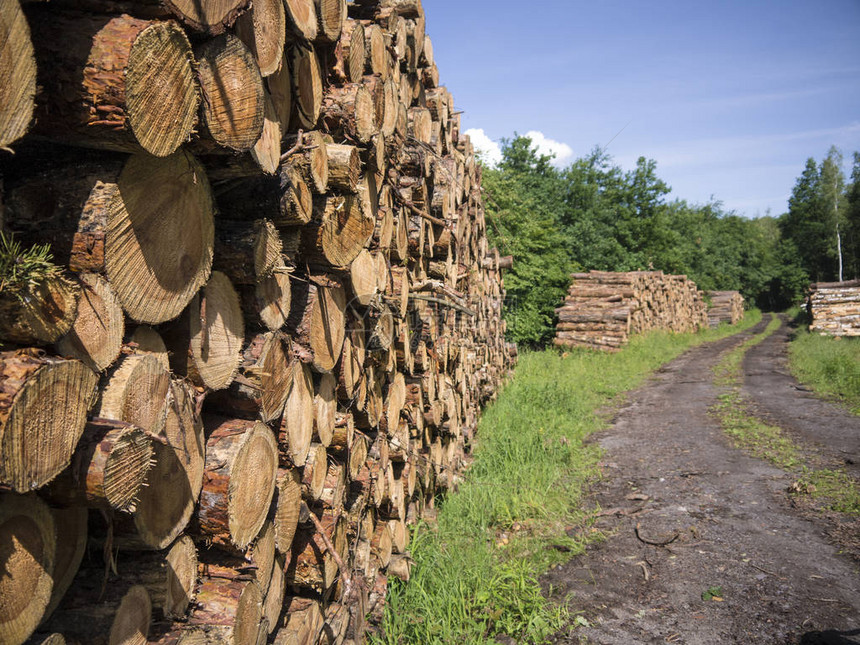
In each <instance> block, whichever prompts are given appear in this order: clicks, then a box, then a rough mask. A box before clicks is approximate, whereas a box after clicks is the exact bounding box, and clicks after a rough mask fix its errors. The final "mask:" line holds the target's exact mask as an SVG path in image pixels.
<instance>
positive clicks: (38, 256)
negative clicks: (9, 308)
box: [0, 231, 60, 299]
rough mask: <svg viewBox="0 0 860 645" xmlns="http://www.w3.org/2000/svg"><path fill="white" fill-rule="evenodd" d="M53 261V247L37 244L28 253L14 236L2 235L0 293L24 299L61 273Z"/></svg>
mask: <svg viewBox="0 0 860 645" xmlns="http://www.w3.org/2000/svg"><path fill="white" fill-rule="evenodd" d="M51 260H52V256H51V247H50V245H48V244H36V245H34V246H32V247H30V248H29V249H26V250H25V249H24V247H22V246H21V243H20V242H18V241H17V240H15V239H14V238H13V237H12V236H11V235H6V234H5V233H3V232H2V231H0V293H4V292H6V291H9V292H11V293H14V294H15V295H17V296H18V298H21V299H25V298H26V297H27V296H26V292H27V291H29V290H31V289H33V288H34V287H35V286H36V285H38V284H39V283H40V282H42V281H43V280H46V279H48V278H51V277H53V276H56V275H58V274H59V273H60V268H59V267H58V266H57V265H55V264H54V263H53V262H52V261H51Z"/></svg>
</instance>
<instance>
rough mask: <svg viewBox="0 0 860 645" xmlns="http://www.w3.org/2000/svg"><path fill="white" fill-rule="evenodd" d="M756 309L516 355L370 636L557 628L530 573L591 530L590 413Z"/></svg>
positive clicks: (442, 638)
mask: <svg viewBox="0 0 860 645" xmlns="http://www.w3.org/2000/svg"><path fill="white" fill-rule="evenodd" d="M758 316H760V315H757V312H752V315H750V316H748V317H747V319H745V321H744V322H743V324H741V325H739V326H737V327H734V328H732V327H729V326H726V325H722V326H720V327H719V328H718V329H712V330H707V331H705V332H702V333H700V334H668V333H654V334H650V335H647V336H641V337H637V338H634V339H633V341H632V342H631V344H630V345H629V346H628V347H627V348H625V349H624V351H622V352H619V353H617V354H605V353H598V352H591V351H587V350H575V351H572V352H569V353H566V354H560V353H558V352H555V351H542V352H529V351H525V352H523V353H522V354H521V358H520V362H519V364H518V366H517V370H516V373H515V374H514V376H513V378H512V380H511V381H510V382H509V383H508V385H507V386H506V387H505V389H504V390H503V391H502V393H501V394H500V396H499V398H498V399H497V400H496V402H494V403H493V404H492V405H490V406H489V407H488V408H487V410H486V411H485V413H484V415H483V417H482V418H481V422H480V425H479V428H478V437H479V440H480V442H479V444H478V446H477V448H476V449H475V451H474V457H475V461H474V463H473V464H472V466H471V467H470V469H469V470H468V471H467V472H466V474H465V478H464V482H463V483H462V484H461V485H460V487H459V490H458V491H457V492H456V493H454V494H452V495H450V496H449V497H448V498H447V499H445V500H444V501H441V500H440V502H439V503H440V506H439V509H438V514H437V524H436V525H435V526H434V527H430V526H427V525H419V526H418V527H417V528H416V529H415V531H414V533H413V540H412V542H411V544H410V550H411V553H412V557H413V559H414V560H415V566H414V568H413V570H412V578H411V579H410V581H409V583H408V584H401V583H400V582H397V581H395V582H394V583H393V585H392V588H391V590H390V595H389V600H388V605H387V609H386V613H385V617H384V620H383V633H382V634H381V635H380V636H378V637H377V639H376V641H377V643H389V644H392V645H393V644H395V643H398V644H399V643H428V644H429V643H494V642H496V638H495V637H496V636H497V635H499V634H506V635H507V636H509V637H511V638H513V639H514V640H515V641H516V642H518V643H535V642H542V641H543V640H544V639H545V638H546V637H547V636H548V635H549V634H551V633H552V632H554V631H555V630H557V629H558V628H559V627H561V626H562V625H563V624H565V623H566V622H567V619H568V614H567V611H566V610H565V609H564V608H559V607H554V606H552V605H551V604H550V603H549V602H548V601H547V600H546V599H545V598H544V597H543V595H542V594H541V592H540V585H539V583H538V576H539V575H540V574H541V573H542V572H544V571H545V570H546V569H547V568H548V567H550V566H552V565H554V564H557V563H560V562H562V561H565V560H567V559H568V558H570V557H571V556H572V555H576V554H578V553H581V552H582V551H583V549H584V547H585V541H586V540H587V539H589V538H588V537H582V536H595V537H599V534H596V533H594V532H591V531H590V530H589V529H590V522H591V516H590V515H589V514H588V513H586V511H585V510H584V509H583V508H582V500H583V494H584V490H585V488H586V486H587V484H588V482H589V481H590V480H593V479H594V478H595V477H596V476H597V474H598V473H597V461H598V459H599V453H598V448H597V447H596V445H595V444H594V443H590V442H586V441H585V439H586V437H587V436H588V435H589V434H591V433H592V432H594V431H595V430H598V429H600V428H602V427H604V425H605V420H604V417H603V416H602V414H601V412H600V411H601V410H602V409H605V408H606V406H607V404H608V403H610V402H611V401H612V399H613V398H614V397H616V396H618V395H619V394H621V393H622V392H624V391H626V390H629V389H631V388H633V387H636V386H637V385H638V384H640V383H641V382H642V381H643V380H644V379H645V377H646V376H647V375H648V374H649V373H650V372H652V371H653V370H654V369H656V368H657V367H659V366H660V365H662V364H663V363H665V362H666V361H668V360H670V359H672V358H674V357H675V356H677V355H678V354H680V353H681V352H682V351H684V350H685V349H687V348H688V347H690V346H691V345H693V344H696V343H699V342H703V341H705V340H714V339H717V338H721V337H723V336H727V335H729V334H732V333H736V332H737V331H739V330H740V329H744V328H746V327H748V326H749V325H752V324H754V323H755V322H756V321H757V320H758V319H760V318H759V317H758ZM547 375H552V378H547ZM576 528H578V529H579V530H569V529H576ZM568 535H574V536H575V537H568Z"/></svg>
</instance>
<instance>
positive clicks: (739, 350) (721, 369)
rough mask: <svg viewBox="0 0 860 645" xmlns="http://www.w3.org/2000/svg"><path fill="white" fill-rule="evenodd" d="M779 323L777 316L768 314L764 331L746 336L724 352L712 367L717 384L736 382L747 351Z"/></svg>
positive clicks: (774, 329) (771, 331)
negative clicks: (739, 342) (768, 317)
mask: <svg viewBox="0 0 860 645" xmlns="http://www.w3.org/2000/svg"><path fill="white" fill-rule="evenodd" d="M779 324H780V323H779V318H777V317H776V316H775V315H773V314H770V321H768V323H767V327H765V328H764V331H762V332H761V333H759V334H756V335H755V336H752V337H751V338H748V339H747V340H745V341H744V342H743V343H741V344H740V345H738V346H737V347H735V348H734V349H731V350H729V351H728V352H726V354H725V356H723V358H722V359H720V362H719V363H717V365H716V366H715V367H714V375H715V376H716V381H715V383H716V384H717V385H732V384H735V383H737V382H738V380H739V379H740V376H741V363H743V360H744V356H746V353H747V351H748V350H749V349H750V348H751V347H754V346H755V345H758V344H759V343H760V342H762V341H763V340H764V339H765V338H767V337H768V336H770V335H771V334H772V333H773V332H775V331H776V330H777V329H778V328H779Z"/></svg>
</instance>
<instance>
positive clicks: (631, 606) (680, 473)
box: [543, 323, 860, 645]
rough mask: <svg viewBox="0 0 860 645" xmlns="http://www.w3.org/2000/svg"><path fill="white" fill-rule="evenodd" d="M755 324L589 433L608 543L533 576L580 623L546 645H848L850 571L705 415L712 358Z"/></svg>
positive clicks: (633, 398) (706, 349)
mask: <svg viewBox="0 0 860 645" xmlns="http://www.w3.org/2000/svg"><path fill="white" fill-rule="evenodd" d="M764 326H765V324H764V323H762V324H760V325H758V326H756V327H755V328H753V329H751V330H748V331H747V332H745V333H743V334H739V335H737V336H734V337H731V338H728V339H723V340H721V341H716V342H714V343H710V344H707V345H703V346H700V347H698V348H695V349H693V350H690V351H689V352H687V353H686V354H684V355H683V356H681V357H679V358H678V359H676V360H675V361H673V362H671V363H669V364H668V365H667V366H665V367H664V368H662V369H661V370H660V371H659V372H658V373H657V374H656V375H655V376H654V377H653V378H652V379H651V381H650V382H649V383H648V384H647V385H645V386H644V387H642V388H640V389H639V390H636V391H634V392H633V393H631V394H630V395H629V396H628V399H627V403H626V404H625V405H624V407H623V408H622V409H620V411H619V412H618V414H617V416H616V418H615V420H614V422H613V425H612V427H611V428H610V429H608V430H606V431H604V432H602V433H599V434H598V435H596V440H597V441H599V443H600V445H601V447H602V448H603V449H604V451H605V455H604V463H603V472H604V480H603V481H602V482H601V483H600V484H598V485H597V487H596V488H595V490H594V493H593V497H594V500H595V501H596V502H598V503H599V504H600V506H601V507H602V508H603V509H605V510H604V511H603V515H602V516H601V517H600V518H599V519H598V523H597V527H598V528H600V529H601V530H603V531H605V532H606V534H607V535H608V537H607V539H606V540H605V541H604V542H602V543H598V544H596V545H594V546H592V547H590V548H589V549H588V551H587V552H586V554H585V555H583V556H580V557H578V558H575V559H574V560H572V561H571V562H569V563H568V564H567V565H564V566H562V567H560V568H556V569H553V570H552V571H550V572H549V573H548V574H547V575H546V576H545V577H544V579H543V582H544V583H545V586H546V588H547V589H549V588H550V585H551V586H552V597H553V598H555V599H557V600H558V601H559V602H563V601H564V600H565V598H566V597H567V596H568V594H573V597H572V598H571V599H570V601H569V607H570V609H571V611H572V612H574V613H581V615H582V618H584V619H585V621H586V622H587V623H588V624H589V626H588V627H575V626H574V625H573V624H572V625H571V627H570V629H568V630H564V631H563V632H561V633H559V634H557V635H556V636H555V637H554V639H553V641H552V642H554V643H558V644H561V643H580V642H588V643H606V644H615V643H617V644H622V643H623V644H630V643H685V644H689V645H698V644H702V645H705V644H717V643H720V644H722V643H767V644H773V643H841V644H846V643H855V642H860V636H858V635H860V575H858V569H857V565H856V563H854V562H853V561H851V560H850V559H848V558H846V557H843V556H840V555H839V554H838V553H837V551H836V549H835V548H834V547H833V546H832V545H831V544H830V543H829V542H828V541H827V539H826V536H825V534H824V531H823V529H822V528H821V527H819V526H817V525H815V524H813V523H812V522H809V521H807V520H805V519H803V518H801V517H800V516H799V514H797V513H796V512H793V511H792V510H791V508H790V505H789V504H788V503H787V501H786V496H785V493H784V491H785V489H786V488H787V486H789V484H790V483H791V481H792V477H791V476H790V475H789V474H787V473H785V472H784V471H782V470H779V469H777V468H775V467H772V466H770V465H768V464H766V463H764V462H761V461H759V460H756V459H754V458H752V457H749V456H747V455H745V454H744V453H743V452H741V451H740V450H737V449H735V448H733V447H731V445H730V444H729V442H728V440H727V439H726V437H725V436H724V435H723V432H722V430H721V429H720V427H719V424H718V422H717V420H716V419H715V418H713V417H712V416H711V415H710V414H709V412H708V409H709V408H710V406H711V405H713V404H714V402H715V401H716V397H717V395H718V394H719V392H720V390H719V389H718V388H717V387H716V386H714V385H713V373H712V368H713V366H714V365H715V364H716V363H717V362H718V360H719V355H720V353H721V352H722V351H724V350H726V349H729V348H731V347H734V346H736V345H737V344H739V343H740V342H742V341H743V340H745V339H746V338H749V337H750V336H751V335H753V334H755V333H758V332H759V331H761V330H762V329H763V328H764ZM637 529H638V530H637ZM637 534H638V536H637ZM669 540H671V542H670V543H669V544H667V545H666V546H655V545H653V544H648V543H647V542H652V543H662V542H667V541H669ZM718 587H719V588H720V591H719V593H720V595H718V598H721V601H716V600H703V597H702V594H703V592H706V591H707V590H708V589H711V590H714V591H715V590H716V588H718ZM579 622H580V623H582V622H583V621H582V620H581V619H580V621H579ZM854 630H858V631H856V632H855V631H854ZM852 632H854V633H853V634H852ZM855 639H856V640H855Z"/></svg>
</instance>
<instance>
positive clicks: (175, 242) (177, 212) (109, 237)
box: [105, 152, 214, 324]
mask: <svg viewBox="0 0 860 645" xmlns="http://www.w3.org/2000/svg"><path fill="white" fill-rule="evenodd" d="M118 188H119V190H117V191H115V192H114V195H113V200H112V203H111V206H110V213H109V215H108V224H107V232H106V239H105V268H106V270H107V276H108V280H109V281H110V283H111V286H113V287H114V290H115V292H116V295H117V298H118V299H119V301H120V303H121V304H122V306H123V309H125V311H126V313H128V315H129V316H131V317H132V318H133V319H135V320H137V321H139V322H145V323H151V324H155V323H160V322H165V321H167V320H171V319H172V318H175V317H176V316H178V315H179V313H180V312H181V311H182V309H184V308H185V306H186V305H187V304H188V302H189V301H190V300H191V298H192V297H193V296H194V294H195V293H197V291H198V289H200V287H202V286H203V284H204V283H205V282H206V280H207V279H208V278H209V272H210V270H211V267H212V249H213V245H214V225H213V212H214V203H213V199H212V193H211V189H210V187H209V182H208V180H207V179H206V173H205V172H204V170H203V167H202V166H201V165H200V164H199V163H198V162H197V161H196V160H195V159H194V157H192V156H191V155H190V154H188V153H186V152H178V153H176V154H174V155H171V156H170V157H167V158H165V159H157V158H155V157H149V156H146V155H135V156H133V157H131V159H129V161H128V162H127V163H126V165H125V168H124V169H123V171H122V174H121V175H120V177H119V182H118Z"/></svg>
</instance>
